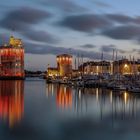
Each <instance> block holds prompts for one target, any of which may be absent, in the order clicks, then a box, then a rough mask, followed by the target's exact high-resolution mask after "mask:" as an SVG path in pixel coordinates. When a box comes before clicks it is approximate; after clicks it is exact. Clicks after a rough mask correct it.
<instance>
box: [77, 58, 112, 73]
mask: <svg viewBox="0 0 140 140" xmlns="http://www.w3.org/2000/svg"><path fill="white" fill-rule="evenodd" d="M79 71H80V72H81V73H83V74H88V75H90V74H94V75H99V74H101V73H102V74H110V72H111V64H110V62H108V61H100V62H97V61H96V62H95V61H90V62H85V63H83V64H82V65H80V66H79Z"/></svg>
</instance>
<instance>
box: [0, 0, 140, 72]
mask: <svg viewBox="0 0 140 140" xmlns="http://www.w3.org/2000/svg"><path fill="white" fill-rule="evenodd" d="M139 5H140V1H139V0H24V1H22V0H12V1H11V0H1V3H0V44H3V43H5V42H7V40H8V37H9V36H10V35H14V36H15V37H19V38H21V39H22V40H23V42H24V47H25V51H26V55H25V56H26V57H25V68H26V69H30V70H45V69H46V67H47V64H50V65H51V66H55V65H56V62H55V57H56V55H57V54H60V53H71V54H72V55H73V56H77V55H78V54H79V55H83V56H84V60H85V61H89V60H99V59H100V57H101V53H102V52H104V58H105V59H111V58H112V51H113V49H116V50H117V51H118V54H119V55H120V56H127V57H128V58H129V55H132V56H135V58H136V59H137V58H139V54H140V25H139V24H140V14H139V11H140V7H139Z"/></svg>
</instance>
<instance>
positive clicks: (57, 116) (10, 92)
mask: <svg viewBox="0 0 140 140" xmlns="http://www.w3.org/2000/svg"><path fill="white" fill-rule="evenodd" d="M9 139H10V140H93V139H95V140H97V139H98V140H104V139H106V140H107V139H113V140H118V139H119V140H131V139H132V140H133V139H140V95H139V94H134V93H129V92H126V91H121V92H120V91H112V90H108V89H105V88H75V87H69V86H67V85H59V84H47V83H46V81H45V80H42V79H34V78H31V79H26V80H25V81H20V80H17V81H0V140H9Z"/></svg>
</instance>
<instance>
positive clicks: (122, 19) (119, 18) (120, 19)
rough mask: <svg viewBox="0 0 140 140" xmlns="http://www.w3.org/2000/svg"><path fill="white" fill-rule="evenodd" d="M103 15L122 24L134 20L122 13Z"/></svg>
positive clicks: (134, 20)
mask: <svg viewBox="0 0 140 140" xmlns="http://www.w3.org/2000/svg"><path fill="white" fill-rule="evenodd" d="M105 16H106V17H107V18H109V19H110V20H112V21H114V22H118V23H122V24H125V23H130V22H132V23H133V22H136V19H135V18H133V17H130V16H127V15H123V14H106V15H105Z"/></svg>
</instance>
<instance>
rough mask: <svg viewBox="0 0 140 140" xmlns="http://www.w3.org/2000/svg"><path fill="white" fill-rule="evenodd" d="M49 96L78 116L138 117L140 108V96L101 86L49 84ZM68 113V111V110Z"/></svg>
mask: <svg viewBox="0 0 140 140" xmlns="http://www.w3.org/2000/svg"><path fill="white" fill-rule="evenodd" d="M46 89H47V92H46V94H47V96H50V95H51V97H52V98H55V100H56V106H57V107H59V108H60V107H61V108H62V109H68V108H70V109H71V111H70V112H69V114H70V113H73V115H74V114H75V115H76V116H77V115H78V116H79V115H80V116H83V115H84V116H93V118H94V119H96V120H103V119H106V117H108V116H111V117H112V119H113V120H114V119H121V120H122V119H125V118H127V119H128V118H136V112H138V111H139V110H140V101H139V96H136V95H134V94H131V93H128V92H126V91H123V92H119V91H112V90H108V89H101V88H82V89H80V88H74V89H72V88H71V87H68V86H66V85H56V84H54V85H53V84H49V85H47V88H46ZM63 113H64V112H63ZM67 113H68V112H67Z"/></svg>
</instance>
